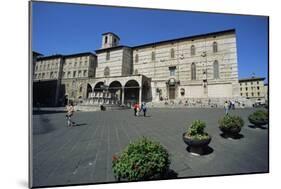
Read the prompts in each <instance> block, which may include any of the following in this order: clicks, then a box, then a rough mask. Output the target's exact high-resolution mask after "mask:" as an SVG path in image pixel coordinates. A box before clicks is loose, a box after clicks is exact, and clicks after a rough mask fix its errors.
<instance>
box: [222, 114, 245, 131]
mask: <svg viewBox="0 0 281 189" xmlns="http://www.w3.org/2000/svg"><path fill="white" fill-rule="evenodd" d="M243 126H244V121H243V119H242V118H241V117H239V116H231V115H225V116H224V117H222V118H221V119H219V128H220V129H221V130H225V129H226V130H234V129H241V128H242V127H243Z"/></svg>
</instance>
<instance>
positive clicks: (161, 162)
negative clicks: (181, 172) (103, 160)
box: [112, 137, 170, 181]
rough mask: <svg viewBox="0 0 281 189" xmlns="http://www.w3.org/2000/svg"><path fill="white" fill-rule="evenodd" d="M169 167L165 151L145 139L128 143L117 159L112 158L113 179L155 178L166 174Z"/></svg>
mask: <svg viewBox="0 0 281 189" xmlns="http://www.w3.org/2000/svg"><path fill="white" fill-rule="evenodd" d="M169 165H170V160H169V154H168V152H167V150H166V149H165V148H164V147H163V146H161V145H160V143H158V142H154V141H151V140H148V139H147V138H145V137H143V138H142V139H141V140H138V141H136V142H134V143H130V144H129V145H128V146H127V147H126V149H125V150H124V151H123V152H122V153H121V155H120V156H119V157H118V156H113V161H112V169H113V173H114V175H115V177H116V178H118V179H121V178H123V179H127V180H129V181H133V180H148V179H154V178H157V177H159V176H161V175H163V174H165V173H166V171H167V170H168V169H169Z"/></svg>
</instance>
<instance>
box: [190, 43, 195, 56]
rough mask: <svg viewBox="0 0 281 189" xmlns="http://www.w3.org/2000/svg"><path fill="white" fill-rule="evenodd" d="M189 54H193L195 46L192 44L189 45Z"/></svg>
mask: <svg viewBox="0 0 281 189" xmlns="http://www.w3.org/2000/svg"><path fill="white" fill-rule="evenodd" d="M190 54H191V55H195V46H194V45H191V47H190Z"/></svg>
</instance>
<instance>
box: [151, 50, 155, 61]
mask: <svg viewBox="0 0 281 189" xmlns="http://www.w3.org/2000/svg"><path fill="white" fill-rule="evenodd" d="M151 60H155V52H154V51H153V52H151Z"/></svg>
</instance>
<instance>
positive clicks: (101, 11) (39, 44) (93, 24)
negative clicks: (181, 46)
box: [32, 2, 268, 82]
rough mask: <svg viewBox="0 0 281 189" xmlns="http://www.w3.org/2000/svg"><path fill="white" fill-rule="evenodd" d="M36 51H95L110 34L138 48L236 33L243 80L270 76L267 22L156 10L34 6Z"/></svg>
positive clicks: (123, 42)
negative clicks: (102, 35)
mask: <svg viewBox="0 0 281 189" xmlns="http://www.w3.org/2000/svg"><path fill="white" fill-rule="evenodd" d="M32 10H33V13H32V50H34V51H37V52H40V53H42V54H44V55H52V54H71V53H80V52H88V51H94V50H96V49H99V48H100V47H101V34H102V33H105V32H108V31H111V32H114V33H116V34H117V35H118V36H119V37H120V38H121V41H120V43H121V44H122V45H128V46H135V45H140V44H145V43H150V42H156V41H162V40H168V39H173V38H179V37H184V36H191V35H196V34H202V33H209V32H215V31H220V30H227V29H232V28H235V29H236V34H237V50H238V69H239V78H245V77H250V76H252V73H255V75H256V76H261V77H266V82H267V78H268V73H267V72H268V18H267V17H263V16H242V15H227V14H210V13H199V12H184V11H167V10H153V9H136V8H117V7H104V6H89V5H74V4H61V3H44V2H33V5H32Z"/></svg>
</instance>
